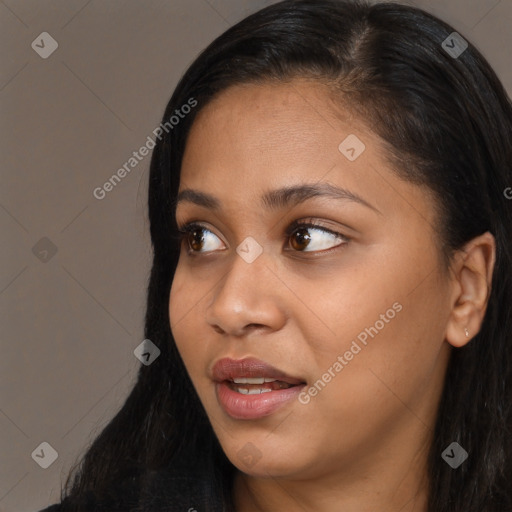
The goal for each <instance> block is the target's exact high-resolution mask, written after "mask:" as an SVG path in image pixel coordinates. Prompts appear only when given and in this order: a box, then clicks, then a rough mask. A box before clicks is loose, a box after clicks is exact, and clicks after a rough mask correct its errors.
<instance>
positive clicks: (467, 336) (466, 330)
mask: <svg viewBox="0 0 512 512" xmlns="http://www.w3.org/2000/svg"><path fill="white" fill-rule="evenodd" d="M464 332H465V333H466V338H469V331H468V328H467V327H464Z"/></svg>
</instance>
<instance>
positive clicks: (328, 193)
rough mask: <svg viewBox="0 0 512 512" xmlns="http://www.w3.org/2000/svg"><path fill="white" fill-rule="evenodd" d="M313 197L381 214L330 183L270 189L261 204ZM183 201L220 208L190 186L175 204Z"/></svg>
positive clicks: (213, 199) (271, 206)
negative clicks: (359, 205)
mask: <svg viewBox="0 0 512 512" xmlns="http://www.w3.org/2000/svg"><path fill="white" fill-rule="evenodd" d="M313 197H329V198H332V199H338V200H343V201H352V202H355V203H359V204H361V205H363V206H366V207H367V208H370V209H371V210H374V211H375V212H377V213H379V214H381V212H380V211H379V210H378V209H377V208H376V207H375V206H373V205H371V204H370V203H368V202H367V201H365V200H364V199H363V198H362V197H360V196H358V195H357V194H355V193H353V192H350V190H347V189H344V188H339V187H336V186H334V185H332V184H330V183H318V184H311V185H294V186H289V187H283V188H278V189H276V190H270V191H268V192H266V193H264V194H263V195H262V196H261V204H262V206H263V207H265V208H266V209H267V210H276V209H279V208H289V207H291V206H295V205H297V204H299V203H302V202H304V201H306V200H308V199H311V198H313ZM183 201H187V202H190V203H193V204H196V205H198V206H202V207H204V208H208V209H210V210H214V211H218V210H219V209H220V208H221V202H220V201H219V200H218V199H217V198H216V197H215V196H212V195H211V194H208V193H206V192H201V191H199V190H195V189H191V188H188V189H185V190H182V191H181V192H180V193H179V194H178V197H177V199H176V205H178V203H180V202H183Z"/></svg>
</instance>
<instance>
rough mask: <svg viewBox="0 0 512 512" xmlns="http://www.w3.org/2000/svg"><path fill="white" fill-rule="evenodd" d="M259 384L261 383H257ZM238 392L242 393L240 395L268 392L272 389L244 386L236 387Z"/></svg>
mask: <svg viewBox="0 0 512 512" xmlns="http://www.w3.org/2000/svg"><path fill="white" fill-rule="evenodd" d="M259 384H261V383H259ZM236 390H237V392H238V393H242V395H260V394H261V393H269V392H270V391H272V390H271V389H261V388H260V389H246V388H236Z"/></svg>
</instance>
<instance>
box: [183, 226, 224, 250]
mask: <svg viewBox="0 0 512 512" xmlns="http://www.w3.org/2000/svg"><path fill="white" fill-rule="evenodd" d="M203 232H206V233H209V234H210V235H211V236H204V235H203V234H202V233H203ZM178 234H179V240H180V241H183V240H185V241H186V242H188V248H187V249H188V250H187V252H188V253H189V254H193V253H196V252H210V251H212V250H215V238H217V239H218V237H217V236H216V235H214V234H213V233H212V232H211V231H210V230H209V229H208V228H205V227H204V226H201V225H200V224H197V223H190V224H186V225H185V226H184V227H183V228H178ZM201 244H204V245H205V247H206V249H207V250H206V251H201V250H200V249H199V248H198V246H200V245H201Z"/></svg>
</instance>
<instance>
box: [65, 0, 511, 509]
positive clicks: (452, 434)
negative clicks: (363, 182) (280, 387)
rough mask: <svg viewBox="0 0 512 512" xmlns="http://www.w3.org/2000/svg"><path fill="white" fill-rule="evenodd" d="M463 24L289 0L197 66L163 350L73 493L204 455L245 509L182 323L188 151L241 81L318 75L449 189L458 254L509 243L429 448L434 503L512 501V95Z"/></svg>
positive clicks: (176, 170) (161, 173) (423, 178)
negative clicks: (180, 235)
mask: <svg viewBox="0 0 512 512" xmlns="http://www.w3.org/2000/svg"><path fill="white" fill-rule="evenodd" d="M453 32H454V29H453V28H452V27H450V26H449V25H448V24H446V23H444V22H442V21H440V20H438V19H437V18H435V17H434V16H432V15H430V14H428V13H426V12H424V11H422V10H420V9H417V8H413V7H409V6H405V5H400V4H396V3H378V4H375V5H372V4H371V3H370V2H367V1H363V0H362V1H347V0H340V1H336V0H285V1H283V2H279V3H277V4H274V5H271V6H269V7H267V8H265V9H263V10H261V11H259V12H257V13H255V14H253V15H251V16H249V17H248V18H246V19H244V20H242V21H241V22H240V23H238V24H237V25H235V26H233V27H231V28H230V29H229V30H227V31H226V32H225V33H224V34H222V35H221V36H220V37H218V38H217V39H216V40H215V41H214V42H213V43H211V44H210V45H209V46H208V47H207V48H206V49H205V50H204V51H203V52H202V53H201V54H200V55H199V57H198V58H197V59H196V60H195V61H194V62H193V63H192V65H191V66H190V67H189V69H188V70H187V71H186V73H185V75H184V76H183V77H182V79H181V80H180V82H179V83H178V85H177V87H176V89H175V91H174V94H173V95H172V98H171V100H170V102H169V104H168V106H167V108H166V111H165V114H164V116H163V122H168V124H167V129H166V130H162V134H161V135H160V137H159V140H158V142H157V145H156V147H155V149H154V151H153V155H152V159H151V169H150V177H149V196H148V202H149V219H150V230H151V239H152V244H153V250H154V260H153V266H152V269H151V275H150V281H149V286H148V294H147V313H146V319H145V337H146V338H149V339H150V340H152V342H153V343H155V344H156V345H157V346H158V347H159V349H160V351H161V354H160V357H159V358H158V359H156V360H155V362H154V363H152V364H151V365H149V366H144V365H141V367H140V371H139V375H138V381H137V383H136V385H135V387H134V389H133V390H132V392H131V394H130V395H129V397H128V398H127V400H126V402H125V404H124V405H123V407H122V408H121V409H120V411H119V412H118V413H117V415H116V416H115V417H114V418H113V419H112V421H111V422H110V423H109V424H108V425H107V426H106V428H105V429H104V430H103V431H102V432H101V434H100V435H99V436H98V437H97V438H96V439H95V441H94V442H93V444H92V445H91V446H90V448H89V449H88V451H87V453H86V454H85V456H84V458H83V460H82V461H81V464H80V467H78V466H77V467H75V474H74V478H73V479H72V478H71V474H70V476H69V478H68V481H67V482H66V488H67V489H68V495H70V496H75V497H79V496H84V495H85V494H87V492H92V490H94V492H95V493H96V494H97V495H98V496H101V494H102V492H106V490H107V489H108V488H109V486H111V485H112V484H113V483H115V482H116V481H120V480H121V479H123V478H127V477H128V476H129V475H131V474H133V472H134V471H157V470H159V469H162V468H169V467H173V466H176V467H178V466H179V464H180V463H181V461H184V460H188V461H198V462H197V466H196V469H197V468H199V467H202V468H204V470H203V473H204V475H205V477H206V480H207V481H208V482H210V487H209V488H210V490H211V493H212V496H213V495H214V494H216V495H217V496H218V497H220V499H221V500H222V503H223V504H224V507H225V510H232V503H231V498H230V491H231V484H232V477H233V474H234V471H235V468H234V466H233V465H232V464H231V463H230V462H229V460H228V459H227V458H226V456H225V455H224V453H223V451H222V449H221V448H220V445H219V443H218V441H217V439H216V437H215V435H214V432H213V430H212V428H211V426H210V423H209V421H208V418H207V416H206V414H205V411H204V409H203V407H202V405H201V403H200V401H199V399H198V396H197V395H196V393H195V391H194V388H193V386H192V383H191V381H190V379H189V376H188V374H187V371H186V369H185V367H184V364H183V362H182V360H181V358H180V355H179V353H178V350H177V348H176V345H175V342H174V339H173V336H172V333H171V330H170V326H169V312H168V311H169V308H168V306H169V293H170V287H171V283H172V280H173V276H174V273H175V270H176V266H177V263H178V257H179V252H180V248H179V243H178V242H177V237H176V234H177V226H176V224H175V219H174V208H175V199H176V195H177V191H178V187H179V182H180V168H181V160H182V156H183V152H184V148H185V144H186V140H187V135H188V133H189V130H190V127H191V125H192V123H193V122H194V119H195V117H196V115H197V114H198V112H199V111H200V110H201V109H202V108H203V107H204V106H205V105H206V104H207V103H208V102H209V101H210V100H211V99H212V98H213V97H214V96H215V95H216V94H218V93H220V92H222V91H223V90H225V89H226V88H227V87H229V86H232V85H235V84H239V83H256V82H258V83H263V82H269V81H289V80H291V79H293V78H294V77H307V78H313V79H317V80H319V81H320V82H322V83H325V84H327V85H329V86H330V87H331V88H332V91H333V92H334V94H335V95H336V94H338V95H339V98H340V99H342V98H343V99H344V100H346V102H345V104H350V105H351V106H353V108H356V109H357V111H358V112H359V113H360V115H361V116H363V119H365V120H366V121H368V122H369V125H370V126H371V127H372V129H373V130H374V131H375V133H376V134H378V135H379V136H380V137H381V138H382V139H383V141H384V142H385V144H386V148H387V154H388V158H389V160H390V162H391V163H392V164H393V167H394V169H395V170H396V172H397V174H398V175H399V176H400V177H401V178H403V179H404V180H408V181H410V182H413V183H416V184H419V185H424V186H426V187H427V188H428V189H430V190H431V191H433V192H434V194H435V197H436V199H437V201H436V204H437V205H438V206H437V207H438V208H439V211H440V212H441V213H442V215H441V217H440V218H441V219H442V221H443V222H442V225H440V226H439V229H438V231H439V241H440V248H441V251H442V254H443V257H444V258H445V261H446V262H449V261H450V257H451V256H452V255H453V253H454V251H456V250H457V249H460V248H461V247H462V246H463V245H464V244H465V243H466V242H468V241H469V240H471V239H472V238H473V237H475V236H477V235H480V234H482V233H484V232H485V231H490V232H491V233H492V234H493V235H494V236H495V238H496V245H497V255H496V256H497V257H496V264H495V269H494V274H493V280H492V291H491V294H490V298H489V303H488V309H487V312H486V315H485V318H484V322H483V325H482V328H481V330H480V332H479V333H478V334H477V335H476V336H475V337H474V339H472V340H471V341H470V342H469V343H468V344H467V345H466V346H464V347H463V348H459V349H453V350H452V356H451V359H450V362H449V366H448V370H447V375H446V380H445V386H444V390H443V394H442V398H441V403H440V407H439V411H438V417H437V423H436V426H435V432H434V437H433V444H432V446H431V451H430V457H429V481H430V492H429V507H428V510H429V512H498V511H505V510H512V485H511V481H512V382H511V378H512V338H511V334H512V251H511V244H512V230H511V228H512V201H511V200H508V199H507V197H506V195H507V194H506V193H505V191H506V190H507V189H508V187H511V186H512V105H511V102H510V99H509V98H508V96H507V93H506V91H505V90H504V88H503V86H502V84H501V83H500V81H499V79H498V78H497V76H496V74H495V73H494V72H493V70H492V69H491V67H490V66H489V64H488V63H487V61H486V60H485V59H484V57H483V56H482V55H481V54H480V52H479V51H478V50H477V49H476V48H475V47H474V46H473V45H471V44H469V46H468V47H467V49H465V50H464V51H463V52H462V54H460V55H458V56H454V55H453V54H452V55H450V54H449V53H448V51H447V49H446V44H443V42H444V41H445V40H447V38H448V37H449V36H450V34H452V33H453ZM448 42H449V45H448V46H449V47H452V46H454V45H455V43H454V42H453V39H452V40H450V39H448ZM163 65H165V64H163ZM191 100H192V101H197V106H196V107H195V108H192V109H190V110H191V111H190V112H189V113H188V114H187V115H186V116H182V117H183V119H181V118H180V121H179V123H178V124H175V125H174V124H173V126H172V128H171V125H170V124H169V120H170V119H171V116H173V115H175V111H176V110H180V109H181V108H182V106H183V105H186V104H189V105H190V104H191V103H190V102H191ZM188 110H189V109H187V111H188ZM182 112H183V111H182ZM453 441H456V442H458V443H459V444H460V445H461V446H462V447H463V448H464V449H465V450H466V451H467V452H468V453H469V458H468V459H467V460H466V461H465V462H464V464H462V465H461V466H460V467H459V468H457V469H456V470H454V469H452V468H451V467H450V466H449V465H448V464H447V463H446V462H445V461H444V460H443V459H442V458H441V454H442V452H443V451H444V449H445V448H446V447H447V446H448V445H450V444H451V443H452V442H453ZM190 468H192V466H190ZM193 470H194V469H190V471H193ZM64 496H65V495H64V491H63V496H62V497H64ZM212 507H213V505H212Z"/></svg>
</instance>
